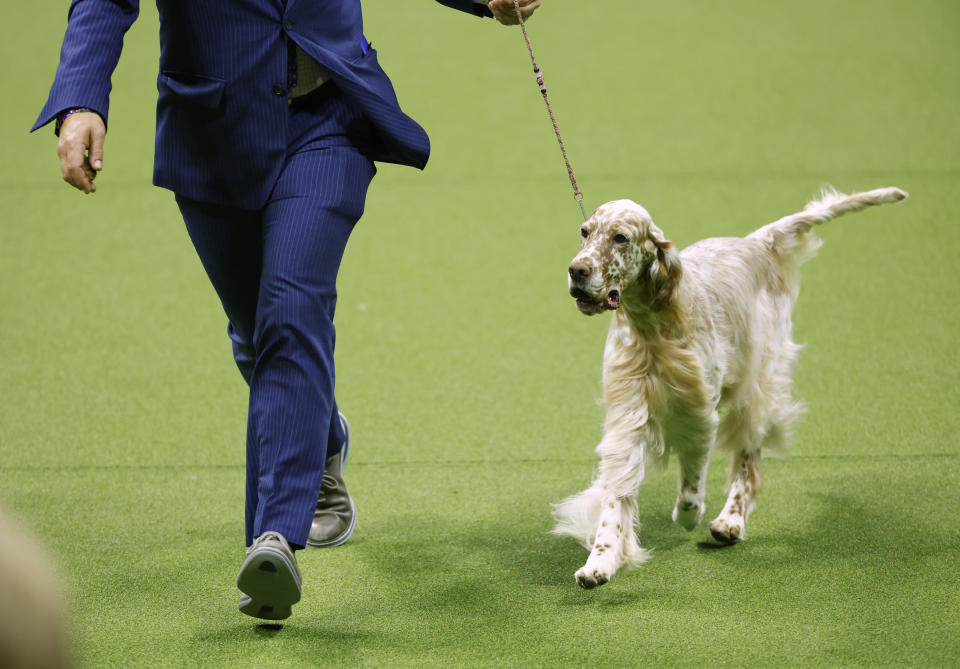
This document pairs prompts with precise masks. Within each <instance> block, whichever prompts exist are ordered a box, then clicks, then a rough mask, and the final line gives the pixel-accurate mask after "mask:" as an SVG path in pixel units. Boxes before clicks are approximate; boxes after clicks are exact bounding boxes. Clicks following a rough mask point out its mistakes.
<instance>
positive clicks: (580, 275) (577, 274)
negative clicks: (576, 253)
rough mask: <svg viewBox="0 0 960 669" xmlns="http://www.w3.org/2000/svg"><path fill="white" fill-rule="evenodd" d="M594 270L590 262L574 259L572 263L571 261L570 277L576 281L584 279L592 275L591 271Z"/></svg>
mask: <svg viewBox="0 0 960 669" xmlns="http://www.w3.org/2000/svg"><path fill="white" fill-rule="evenodd" d="M592 271H593V270H592V268H591V267H590V264H589V263H587V262H586V261H584V260H574V261H573V262H572V263H570V270H569V272H570V278H571V279H573V280H574V281H582V280H583V279H586V278H587V277H588V276H590V272H592Z"/></svg>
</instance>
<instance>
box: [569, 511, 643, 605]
mask: <svg viewBox="0 0 960 669" xmlns="http://www.w3.org/2000/svg"><path fill="white" fill-rule="evenodd" d="M601 504H602V508H601V511H600V524H599V526H598V527H597V532H596V538H595V539H594V542H593V547H592V548H591V550H590V557H588V558H587V563H586V564H585V565H583V566H582V567H581V568H580V569H579V570H577V573H576V574H575V575H574V576H575V577H576V579H577V583H579V584H580V586H581V587H583V588H587V589H590V588H594V587H596V586H598V585H603V584H604V583H606V582H607V581H609V580H610V578H611V577H612V576H613V574H614V573H615V572H616V571H617V568H618V567H619V566H620V557H619V553H620V552H621V547H620V544H621V542H622V540H623V534H624V529H625V528H624V522H625V518H624V517H625V516H626V517H627V518H629V521H627V522H628V525H629V530H630V531H631V532H632V531H633V522H632V521H633V510H632V509H627V508H625V507H627V506H629V504H628V500H627V499H625V498H620V497H615V496H613V495H610V496H607V497H604V498H602V502H601Z"/></svg>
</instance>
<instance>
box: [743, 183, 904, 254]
mask: <svg viewBox="0 0 960 669" xmlns="http://www.w3.org/2000/svg"><path fill="white" fill-rule="evenodd" d="M906 197H907V192H906V191H903V190H900V189H899V188H877V189H875V190H869V191H866V192H865V193H853V194H852V195H844V194H843V193H838V192H837V191H835V190H834V189H833V188H830V187H825V188H824V189H823V190H822V191H821V193H820V197H819V198H818V199H816V200H813V201H811V202H808V203H807V206H806V207H804V208H803V211H800V212H797V213H796V214H791V215H789V216H784V217H783V218H781V219H780V220H779V221H774V222H773V223H770V224H768V225H765V226H763V227H762V228H760V229H759V230H757V231H755V232H753V233H751V234H750V237H753V238H759V239H762V240H763V241H765V242H766V243H767V244H768V245H769V246H770V247H771V248H772V249H773V250H774V251H775V252H776V254H777V255H778V256H779V257H780V258H781V260H782V261H785V262H786V263H787V264H789V265H792V266H793V267H797V266H799V265H800V264H801V263H803V262H805V261H807V260H809V259H810V258H812V257H813V256H814V254H816V252H817V249H818V248H820V243H821V242H820V240H819V239H818V238H817V236H816V235H815V234H811V229H812V228H813V226H815V225H820V224H821V223H826V222H827V221H829V220H830V219H832V218H836V217H837V216H840V215H842V214H846V213H847V212H851V211H860V210H861V209H866V208H867V207H872V206H874V205H878V204H884V203H886V202H899V201H900V200H903V199H905V198H906Z"/></svg>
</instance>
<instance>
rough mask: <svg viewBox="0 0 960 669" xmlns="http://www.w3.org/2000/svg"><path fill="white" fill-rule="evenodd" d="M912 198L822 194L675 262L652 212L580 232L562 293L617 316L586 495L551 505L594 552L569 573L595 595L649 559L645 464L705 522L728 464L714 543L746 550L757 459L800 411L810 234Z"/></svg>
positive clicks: (687, 523) (892, 193) (623, 213)
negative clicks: (640, 499) (676, 470)
mask: <svg viewBox="0 0 960 669" xmlns="http://www.w3.org/2000/svg"><path fill="white" fill-rule="evenodd" d="M905 197H907V194H906V193H905V192H904V191H902V190H900V189H898V188H881V189H877V190H872V191H869V192H866V193H856V194H854V195H843V194H840V193H836V192H834V191H828V192H825V193H824V194H823V195H822V196H821V197H820V199H818V200H815V201H813V202H810V203H809V204H808V205H807V206H806V207H805V208H804V210H803V211H801V212H799V213H796V214H792V215H790V216H786V217H784V218H781V219H780V220H779V221H776V222H774V223H771V224H769V225H766V226H764V227H762V228H760V229H759V230H757V231H755V232H753V233H752V234H750V235H747V236H746V237H744V238H717V239H705V240H703V241H700V242H697V243H696V244H694V245H692V246H690V247H689V248H687V249H684V250H683V251H682V252H678V251H677V250H676V248H675V247H674V245H673V244H672V243H671V242H670V241H669V240H668V239H667V238H666V237H665V236H664V234H663V232H662V231H661V230H660V228H658V227H657V226H656V225H654V223H653V220H652V219H651V218H650V214H648V213H647V211H646V210H645V209H644V208H643V207H641V206H640V205H638V204H636V203H635V202H632V201H630V200H617V201H614V202H608V203H607V204H604V205H603V206H601V207H600V208H599V209H597V210H596V212H594V214H593V216H592V217H591V218H590V220H589V221H587V222H586V223H584V225H583V227H582V228H581V229H580V233H581V235H582V237H583V250H582V251H581V252H580V253H579V254H577V256H576V257H575V258H574V259H573V262H572V263H571V265H570V270H569V288H570V294H571V295H572V296H573V297H575V298H576V300H577V308H578V309H580V311H581V312H583V313H584V314H588V315H590V314H598V313H601V312H603V311H607V310H613V312H614V313H613V317H612V320H611V322H610V330H609V332H608V334H607V342H606V348H605V350H604V356H603V388H604V404H605V410H606V417H605V420H604V434H603V439H602V440H601V442H600V444H599V445H598V446H597V449H596V450H597V453H598V454H599V456H600V466H599V471H598V473H597V475H596V478H595V480H594V481H593V483H592V485H591V486H590V487H589V488H587V489H586V490H584V491H583V492H580V493H578V494H576V495H573V496H572V497H568V498H567V499H565V500H564V501H562V502H560V503H559V504H557V505H556V507H555V510H554V515H555V517H556V521H557V524H556V527H555V529H554V533H556V534H565V535H570V536H572V537H574V538H576V539H577V540H578V541H580V542H581V543H583V545H584V546H585V547H586V548H587V549H588V550H589V551H590V557H589V558H588V559H587V562H586V564H585V565H584V566H583V567H582V568H581V569H580V570H578V571H577V572H576V575H575V576H576V579H577V583H579V584H580V585H581V586H583V587H584V588H592V587H595V586H597V585H601V584H603V583H606V582H607V581H608V580H609V579H610V577H611V576H613V574H614V573H615V572H616V571H617V569H619V568H621V567H624V566H628V567H634V566H637V565H639V564H641V563H642V562H644V561H645V560H646V559H647V557H648V553H647V551H645V550H644V549H643V548H641V547H640V545H639V543H638V542H637V537H636V533H635V529H634V525H635V523H636V516H637V502H636V495H637V489H638V487H639V485H640V483H641V481H642V480H643V477H644V472H645V471H646V469H647V467H649V466H651V465H653V464H656V463H658V462H663V461H664V459H665V458H666V457H667V455H668V454H669V453H674V454H675V455H676V457H677V460H678V461H679V464H680V481H679V491H678V493H677V502H676V506H675V507H674V510H673V520H674V521H675V522H677V523H679V524H680V525H681V526H683V527H685V528H686V529H688V530H692V529H693V528H695V527H696V526H697V525H698V524H699V523H700V520H701V519H702V517H703V512H704V507H705V505H704V494H705V489H704V488H705V483H706V475H707V464H708V461H709V454H710V451H711V450H712V449H713V447H714V446H716V445H719V446H720V447H721V448H723V449H724V450H725V451H727V452H728V454H729V455H730V458H731V464H730V475H729V481H728V487H729V494H728V497H727V502H726V505H725V506H724V507H723V511H721V512H720V515H719V516H717V517H716V518H715V519H714V520H713V521H712V522H711V523H710V532H711V533H712V535H713V537H714V538H715V539H716V540H717V541H718V542H721V543H732V542H735V541H737V540H740V539H743V537H744V531H745V529H744V528H745V525H746V522H747V517H748V516H749V515H750V512H751V510H752V509H753V507H754V503H755V498H756V495H757V492H758V490H759V489H760V453H761V452H762V451H767V452H769V451H771V450H774V451H775V450H777V449H783V448H784V447H785V445H786V441H787V438H788V436H789V434H790V428H791V426H792V424H793V423H794V421H795V420H796V419H797V418H798V417H799V415H800V414H801V413H802V412H803V407H802V405H801V404H800V403H798V402H797V401H795V400H794V399H793V397H792V394H791V389H792V385H793V372H794V367H795V365H796V361H797V356H798V353H799V351H800V349H801V347H800V346H798V345H797V344H796V343H794V341H793V339H792V338H791V311H792V309H793V305H794V303H795V301H796V299H797V293H798V291H799V287H800V285H799V266H800V264H801V263H803V262H804V261H805V260H808V259H809V258H811V257H813V255H814V254H815V253H816V250H817V248H818V247H819V246H820V243H821V242H820V240H819V239H818V238H817V236H816V235H815V234H814V232H813V230H812V228H813V226H814V225H817V224H820V223H824V222H826V221H828V220H830V219H831V218H834V217H835V216H839V215H841V214H844V213H846V212H851V211H858V210H860V209H864V208H865V207H869V206H871V205H877V204H882V203H884V202H896V201H898V200H902V199H904V198H905Z"/></svg>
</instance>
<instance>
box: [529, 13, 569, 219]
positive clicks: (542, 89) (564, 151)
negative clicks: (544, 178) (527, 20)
mask: <svg viewBox="0 0 960 669" xmlns="http://www.w3.org/2000/svg"><path fill="white" fill-rule="evenodd" d="M513 8H514V10H515V11H516V12H517V19H518V20H519V21H520V29H521V30H522V31H523V41H524V42H526V43H527V52H528V53H529V54H530V62H531V63H533V74H534V75H535V76H536V77H537V86H539V87H540V93H542V94H543V102H544V103H545V104H546V105H547V113H548V114H549V115H550V122H551V123H552V124H553V133H554V134H555V135H556V136H557V143H558V144H559V145H560V153H562V154H563V162H564V163H565V164H566V166H567V176H568V177H570V185H571V186H573V197H574V199H576V201H577V204H578V205H580V213H581V214H583V220H587V212H586V210H585V209H584V208H583V193H581V192H580V187H579V186H578V185H577V178H576V177H575V176H574V175H573V167H572V166H571V165H570V159H569V158H568V157H567V147H565V146H564V144H563V138H562V137H561V136H560V128H559V127H558V126H557V119H556V117H555V116H554V115H553V107H551V106H550V98H548V97H547V85H546V84H545V83H543V73H542V72H541V71H540V68H539V67H538V66H537V59H536V58H534V57H533V47H532V46H530V37H529V36H528V35H527V26H526V24H524V22H523V14H522V13H521V12H520V2H519V0H513Z"/></svg>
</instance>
